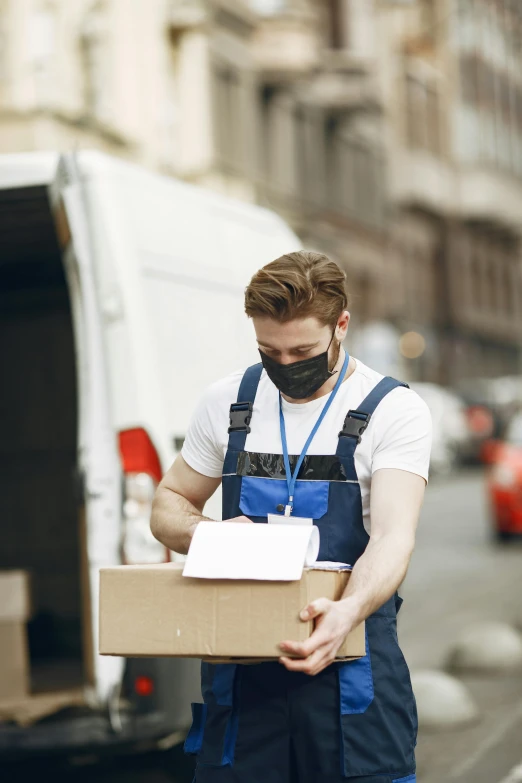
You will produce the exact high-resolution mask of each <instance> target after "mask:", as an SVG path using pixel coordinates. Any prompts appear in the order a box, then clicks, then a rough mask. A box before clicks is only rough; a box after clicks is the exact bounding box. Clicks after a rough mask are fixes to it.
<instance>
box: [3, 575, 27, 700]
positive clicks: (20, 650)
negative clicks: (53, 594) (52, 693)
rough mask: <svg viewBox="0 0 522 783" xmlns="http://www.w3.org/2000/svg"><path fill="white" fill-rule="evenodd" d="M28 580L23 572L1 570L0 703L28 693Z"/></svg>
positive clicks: (19, 697) (22, 696)
mask: <svg viewBox="0 0 522 783" xmlns="http://www.w3.org/2000/svg"><path fill="white" fill-rule="evenodd" d="M29 613H30V610H29V578H28V575H27V573H26V572H25V571H0V702H1V701H3V700H7V699H21V698H24V697H25V696H26V695H27V693H28V691H29V653H28V644H27V629H26V622H27V620H28V619H29Z"/></svg>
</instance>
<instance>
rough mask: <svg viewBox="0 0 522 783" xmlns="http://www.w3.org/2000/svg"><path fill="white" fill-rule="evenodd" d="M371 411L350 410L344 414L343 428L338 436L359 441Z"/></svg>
mask: <svg viewBox="0 0 522 783" xmlns="http://www.w3.org/2000/svg"><path fill="white" fill-rule="evenodd" d="M371 417H372V414H371V413H365V412H364V411H358V410H350V411H348V413H347V414H346V418H345V420H344V424H343V428H342V430H341V432H340V433H339V437H340V438H355V439H356V440H357V444H359V443H360V442H361V436H362V434H363V432H364V430H365V429H366V427H367V426H368V424H369V423H370V419H371Z"/></svg>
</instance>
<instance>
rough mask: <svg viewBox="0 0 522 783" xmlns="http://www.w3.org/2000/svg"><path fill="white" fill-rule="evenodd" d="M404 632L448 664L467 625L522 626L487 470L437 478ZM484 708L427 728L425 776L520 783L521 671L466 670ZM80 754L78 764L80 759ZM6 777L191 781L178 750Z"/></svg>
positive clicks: (519, 550) (436, 782) (517, 572)
mask: <svg viewBox="0 0 522 783" xmlns="http://www.w3.org/2000/svg"><path fill="white" fill-rule="evenodd" d="M400 593H401V595H402V596H403V597H404V599H405V600H404V604H403V607H402V609H401V613H400V615H399V638H400V642H401V645H402V648H403V650H404V653H405V656H406V658H407V660H408V663H409V665H410V669H411V670H412V671H415V670H419V669H426V668H436V669H441V668H443V667H444V664H445V661H446V657H447V655H448V652H449V650H450V648H451V645H452V643H453V642H454V640H455V639H456V638H457V636H458V634H459V632H460V631H461V629H462V628H463V627H465V626H466V625H468V624H470V623H474V622H476V621H481V620H491V619H494V620H499V619H500V620H505V621H508V622H511V623H518V624H519V625H522V546H511V545H509V546H498V545H496V544H494V543H492V541H491V536H490V533H489V526H488V512H487V504H486V502H485V495H484V491H483V476H482V474H481V473H480V472H479V471H468V472H464V473H461V474H458V475H456V476H454V477H451V478H449V479H444V480H443V481H442V480H440V481H437V480H435V479H434V480H433V481H432V482H431V483H430V486H429V488H428V491H427V494H426V500H425V504H424V508H423V512H422V517H421V522H420V526H419V532H418V537H417V547H416V551H415V554H414V556H413V558H412V562H411V565H410V569H409V572H408V576H407V578H406V581H405V583H404V585H403V586H402V588H401V590H400ZM462 679H464V681H465V682H466V684H467V685H468V687H469V688H470V690H471V692H472V695H473V698H474V699H475V700H476V702H477V704H478V706H479V709H480V720H479V721H478V722H477V723H475V724H474V725H473V726H470V727H469V728H466V729H464V730H462V729H461V730H458V731H457V730H451V731H443V732H437V733H433V732H431V733H428V732H425V731H421V732H420V734H419V743H418V746H417V760H418V783H441V781H454V783H519V782H521V781H522V673H520V674H519V675H514V674H508V675H503V676H495V677H491V676H490V677H477V676H469V677H464V678H462ZM80 762H81V764H80ZM0 779H1V780H2V781H5V783H11V781H13V783H14V781H16V783H24V782H25V781H33V780H34V779H40V780H52V781H53V783H66V782H67V783H94V781H96V783H109V781H110V783H145V782H146V783H191V780H192V766H191V762H190V760H186V759H184V758H183V756H182V754H181V753H180V751H179V749H175V750H173V751H169V752H167V753H165V752H164V753H154V754H149V755H146V756H140V757H133V758H127V759H118V760H113V761H109V762H103V763H100V762H99V761H97V760H96V759H81V760H76V761H75V762H74V763H73V764H72V765H71V764H67V765H65V766H64V765H61V766H60V767H57V766H56V765H42V764H39V765H36V766H35V765H33V764H30V765H24V766H23V767H17V768H16V769H15V768H10V769H4V770H1V769H0Z"/></svg>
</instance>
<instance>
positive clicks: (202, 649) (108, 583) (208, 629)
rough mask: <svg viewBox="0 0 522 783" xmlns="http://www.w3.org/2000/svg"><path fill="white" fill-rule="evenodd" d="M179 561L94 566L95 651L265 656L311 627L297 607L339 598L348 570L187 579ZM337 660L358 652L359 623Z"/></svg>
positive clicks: (361, 644)
mask: <svg viewBox="0 0 522 783" xmlns="http://www.w3.org/2000/svg"><path fill="white" fill-rule="evenodd" d="M182 571H183V564H181V563H164V564H160V565H127V566H114V567H112V568H102V569H101V570H100V647H99V649H100V653H101V654H102V655H124V656H129V657H135V656H145V655H150V656H164V655H167V656H179V657H184V658H187V657H195V658H207V657H213V658H219V659H220V658H234V659H246V658H255V659H273V658H278V657H279V656H280V655H281V652H280V650H279V644H280V643H281V642H282V641H285V640H292V641H304V640H305V639H307V638H308V636H309V635H310V633H311V632H312V630H313V623H312V622H307V623H305V622H302V621H301V620H300V619H299V612H300V611H301V610H302V609H303V608H304V607H305V606H306V605H307V604H308V603H309V602H310V601H312V600H314V599H316V598H321V597H326V598H330V599H332V600H337V599H339V598H340V597H341V595H342V593H343V591H344V588H345V586H346V583H347V581H348V579H349V577H350V572H349V571H333V570H318V569H314V568H310V569H305V570H304V572H303V576H302V578H301V580H300V581H297V582H263V581H253V580H251V581H250V580H249V581H243V580H229V579H221V580H213V579H193V578H189V577H184V576H183V575H182ZM338 655H339V657H340V658H360V657H361V656H363V655H365V633H364V623H362V624H361V625H360V626H359V627H358V628H355V629H354V630H353V631H352V632H351V633H350V634H349V635H348V637H347V638H346V640H345V642H344V644H343V645H342V647H341V648H340V650H339V653H338Z"/></svg>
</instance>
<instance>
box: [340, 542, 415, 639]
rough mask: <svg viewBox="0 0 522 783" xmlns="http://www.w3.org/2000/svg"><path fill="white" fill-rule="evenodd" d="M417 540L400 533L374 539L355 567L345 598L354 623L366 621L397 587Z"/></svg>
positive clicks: (406, 568)
mask: <svg viewBox="0 0 522 783" xmlns="http://www.w3.org/2000/svg"><path fill="white" fill-rule="evenodd" d="M413 545H414V542H413V540H412V538H411V537H410V536H407V535H404V536H398V535H397V534H396V533H393V534H389V535H384V536H381V537H379V538H376V539H370V542H369V544H368V546H367V547H366V550H365V552H364V554H363V555H362V556H361V557H360V558H359V560H358V561H357V563H356V564H355V566H354V569H353V572H352V575H351V577H350V579H349V581H348V585H347V586H346V590H345V592H344V595H343V599H347V601H346V605H347V608H348V607H349V610H350V613H351V614H352V615H353V618H354V623H353V625H357V624H358V623H360V622H362V621H363V620H365V619H366V618H367V617H369V616H370V615H371V614H373V612H375V611H377V609H378V608H379V607H380V606H382V605H383V604H384V603H385V602H386V601H387V600H388V599H389V598H390V597H391V596H392V595H393V594H394V593H395V591H396V590H397V588H398V587H399V585H400V584H401V582H402V581H403V579H404V577H405V576H406V571H407V570H408V564H409V562H410V558H411V554H412V552H413Z"/></svg>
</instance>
